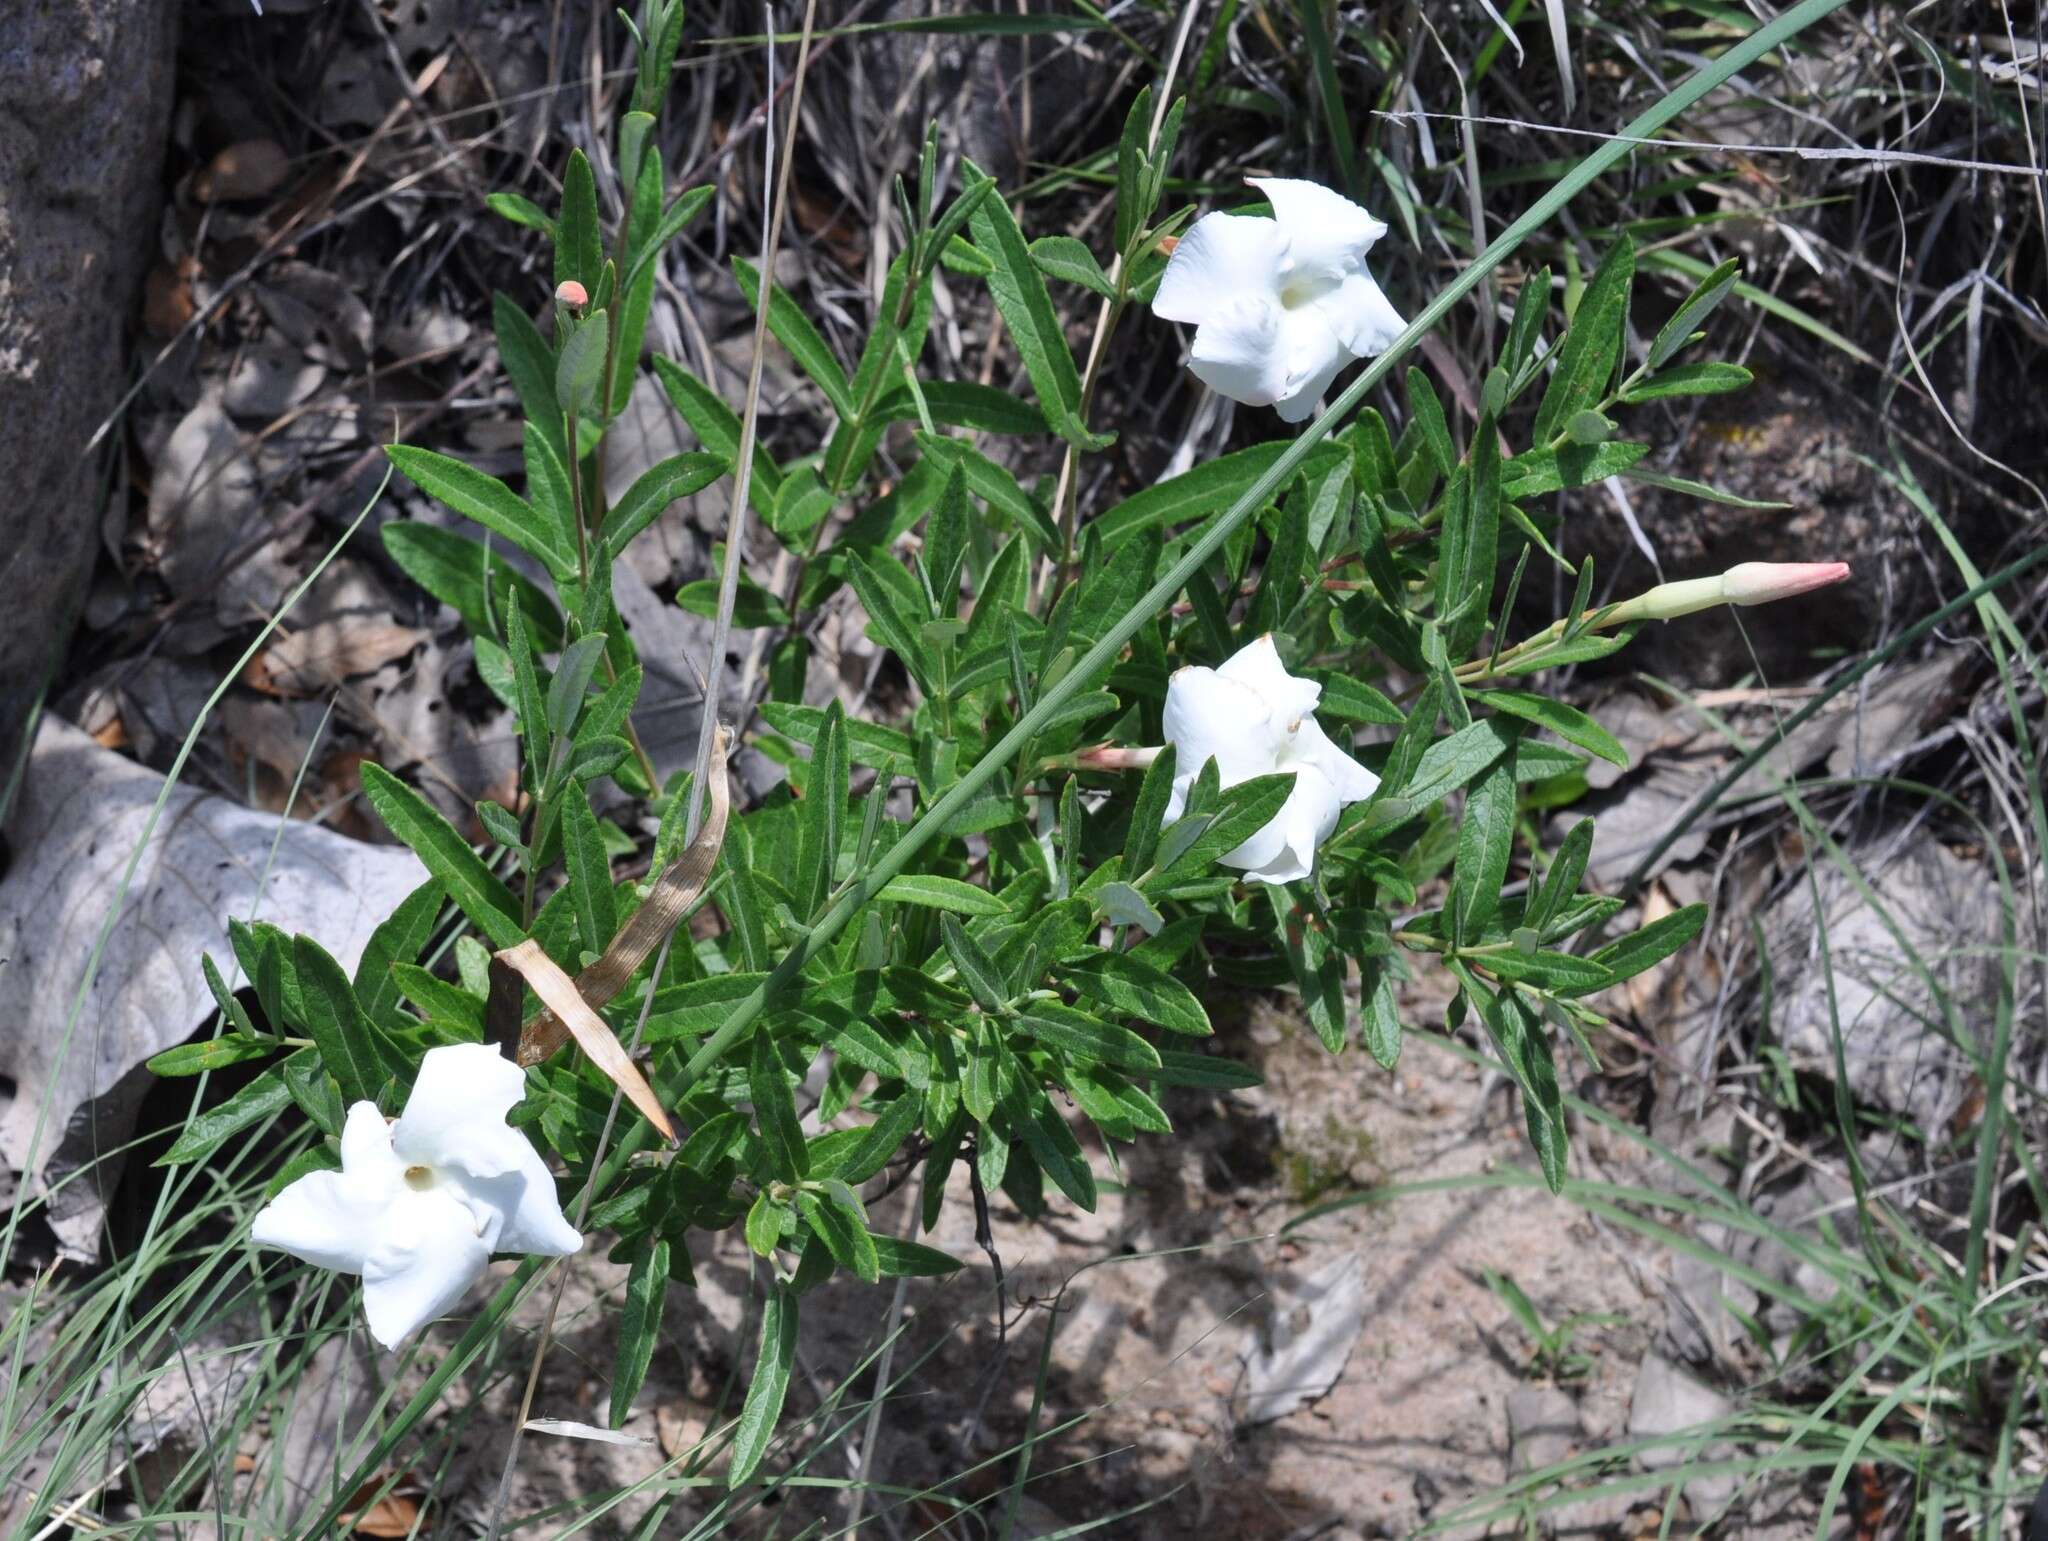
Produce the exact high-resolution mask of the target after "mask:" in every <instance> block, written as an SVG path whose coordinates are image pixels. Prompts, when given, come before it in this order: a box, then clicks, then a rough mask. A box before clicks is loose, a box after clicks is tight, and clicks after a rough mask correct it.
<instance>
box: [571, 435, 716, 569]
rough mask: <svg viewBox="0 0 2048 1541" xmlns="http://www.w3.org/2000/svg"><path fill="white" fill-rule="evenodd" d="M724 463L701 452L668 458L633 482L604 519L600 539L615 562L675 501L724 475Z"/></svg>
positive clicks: (711, 455)
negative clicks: (634, 539)
mask: <svg viewBox="0 0 2048 1541" xmlns="http://www.w3.org/2000/svg"><path fill="white" fill-rule="evenodd" d="M727 464H728V462H727V461H725V460H723V459H721V458H720V457H719V456H717V455H714V454H710V453H707V452H705V451H702V450H697V451H693V452H691V453H689V454H685V455H671V456H669V457H668V459H666V460H664V461H662V462H660V464H658V465H653V466H649V467H648V468H647V469H646V470H645V471H643V472H641V473H640V475H639V476H638V477H636V478H635V479H634V482H633V485H632V486H630V487H628V488H627V489H626V491H625V495H624V496H622V497H621V498H620V499H619V501H618V502H616V503H614V504H613V505H612V507H611V510H610V512H608V513H607V514H606V515H605V516H604V528H603V530H602V531H601V532H600V538H601V539H602V540H603V541H604V547H605V551H606V552H607V553H608V554H609V555H610V556H611V558H612V560H614V561H617V560H618V558H619V557H620V556H621V555H622V554H623V553H624V552H625V549H626V547H627V545H628V544H629V543H630V542H631V541H632V539H633V537H634V536H635V535H638V534H639V533H640V532H641V531H642V530H644V529H646V528H647V526H649V525H650V524H652V523H654V521H655V520H657V519H659V518H660V517H661V516H662V514H663V513H664V512H665V511H666V510H667V508H668V506H669V505H670V504H671V503H673V502H675V501H676V499H678V498H687V497H688V496H690V494H691V493H693V492H702V491H703V490H704V489H705V488H706V487H708V486H710V485H711V484H712V483H713V482H715V481H717V480H718V478H719V477H721V476H723V475H725V472H726V467H727Z"/></svg>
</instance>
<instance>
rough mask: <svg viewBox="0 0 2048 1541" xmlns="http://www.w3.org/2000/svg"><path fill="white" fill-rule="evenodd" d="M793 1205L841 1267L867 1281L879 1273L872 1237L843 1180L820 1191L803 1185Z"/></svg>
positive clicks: (871, 1281)
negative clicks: (803, 1187)
mask: <svg viewBox="0 0 2048 1541" xmlns="http://www.w3.org/2000/svg"><path fill="white" fill-rule="evenodd" d="M796 1205H797V1209H798V1210H799V1212H801V1213H802V1215H803V1217H804V1224H806V1225H808V1226H809V1227H810V1228H811V1231H812V1233H813V1234H814V1235H816V1236H817V1237H818V1238H819V1240H821V1241H823V1242H824V1243H825V1247H826V1249H827V1250H828V1251H829V1252H831V1254H832V1260H833V1261H834V1262H835V1263H837V1264H838V1265H839V1266H840V1267H841V1268H844V1269H845V1270H846V1271H847V1272H848V1273H852V1274H858V1275H859V1276H860V1277H861V1278H863V1279H865V1280H867V1281H868V1282H869V1283H870V1284H872V1283H874V1281H875V1280H877V1279H879V1278H880V1277H881V1276H882V1270H881V1265H880V1263H879V1262H877V1260H876V1257H875V1242H874V1238H873V1237H872V1236H870V1235H868V1228H867V1224H866V1222H865V1217H864V1216H863V1215H862V1214H861V1210H860V1206H859V1204H858V1203H855V1202H852V1195H851V1194H850V1193H849V1192H848V1190H847V1188H846V1185H845V1184H844V1183H836V1184H832V1185H829V1186H827V1187H826V1188H825V1189H824V1190H823V1191H822V1192H819V1191H814V1190H811V1189H808V1188H807V1189H805V1190H804V1191H803V1192H802V1193H799V1194H798V1195H797V1199H796Z"/></svg>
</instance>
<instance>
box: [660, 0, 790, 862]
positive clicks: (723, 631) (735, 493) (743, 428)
mask: <svg viewBox="0 0 2048 1541" xmlns="http://www.w3.org/2000/svg"><path fill="white" fill-rule="evenodd" d="M817 13H818V0H804V27H803V35H802V39H801V41H799V43H798V44H797V55H796V74H795V75H794V77H792V79H791V82H790V94H789V117H788V121H787V122H786V123H785V124H784V125H783V130H782V162H781V164H780V165H779V166H773V165H771V166H769V167H767V168H764V170H765V171H766V173H767V175H769V176H771V177H773V179H774V182H775V197H774V202H773V206H772V208H771V210H770V213H769V217H768V232H767V236H766V238H765V239H764V240H763V242H762V244H761V283H760V289H759V293H758V294H757V295H756V297H755V305H754V357H753V360H752V361H751V362H750V363H749V364H748V366H747V400H746V411H745V413H744V414H743V415H742V416H741V418H740V442H739V448H738V450H737V451H736V452H735V459H734V464H733V485H732V508H731V511H730V512H729V513H728V514H727V515H726V521H725V566H724V568H723V569H722V570H721V571H720V573H719V575H718V619H717V621H716V622H715V623H714V625H713V629H712V633H711V656H710V658H709V659H708V660H707V661H706V667H705V680H704V716H703V718H702V720H701V722H700V723H699V725H698V729H697V764H698V766H699V767H702V766H704V765H705V764H707V763H708V762H709V759H710V754H711V736H712V734H713V733H715V732H716V731H717V728H718V697H719V693H720V686H722V685H723V684H724V683H725V646H726V639H727V638H728V637H729V636H730V635H731V633H732V611H733V604H734V602H735V601H736V600H737V598H738V597H739V588H740V567H741V565H742V563H743V562H744V561H745V552H746V545H745V540H746V533H747V500H748V498H749V497H750V496H751V494H752V491H753V480H754V441H755V437H756V435H757V434H758V432H759V430H760V419H761V366H762V364H763V363H764V361H765V359H766V356H767V348H768V300H769V296H770V295H771V294H772V293H773V292H774V289H775V257H776V252H777V249H778V248H779V247H780V246H781V244H782V223H783V218H784V216H785V215H786V213H787V212H788V206H789V168H790V162H791V159H792V157H793V156H794V154H795V151H796V129H797V122H798V119H799V116H800V115H801V113H802V110H803V100H804V72H805V69H806V68H807V67H808V66H809V64H810V58H811V27H812V24H813V22H814V21H815V20H816V19H817ZM768 33H769V43H768V57H769V59H770V61H771V65H772V61H773V59H774V57H775V45H774V41H773V39H774V33H775V27H774V14H773V11H772V10H771V11H770V13H769V26H768ZM773 100H774V88H773V86H772V85H771V87H770V89H769V101H770V103H772V102H773ZM774 144H775V139H774V135H773V134H772V133H771V134H769V135H768V136H767V145H768V149H769V151H770V152H771V153H770V158H771V160H772V158H773V156H772V152H773V150H774ZM703 806H704V778H703V776H702V775H698V776H696V777H695V778H693V779H692V781H691V784H690V808H689V817H688V818H687V819H686V820H685V821H684V826H683V827H684V828H685V829H686V830H688V831H689V832H690V833H692V834H694V833H695V832H696V828H697V819H698V817H699V814H700V812H701V810H702V809H703Z"/></svg>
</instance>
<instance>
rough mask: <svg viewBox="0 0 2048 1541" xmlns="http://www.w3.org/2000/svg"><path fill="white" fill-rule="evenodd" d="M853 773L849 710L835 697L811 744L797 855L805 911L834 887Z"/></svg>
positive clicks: (815, 906) (808, 912) (814, 910)
mask: <svg viewBox="0 0 2048 1541" xmlns="http://www.w3.org/2000/svg"><path fill="white" fill-rule="evenodd" d="M849 774H850V766H849V765H848V763H847V752H846V714H845V713H844V712H843V711H842V710H841V709H840V706H839V702H838V700H837V699H834V701H833V702H832V704H831V705H830V706H828V707H827V708H826V709H825V719H824V721H823V723H821V724H820V725H819V728H818V737H817V740H816V742H815V743H814V744H813V745H812V748H811V766H810V774H809V776H808V777H807V778H806V779H805V781H804V805H803V844H802V850H801V853H800V855H799V858H798V868H799V873H800V875H801V876H802V878H803V879H804V887H803V888H802V889H799V891H798V892H799V897H801V898H802V899H803V900H804V913H805V914H806V915H813V914H816V913H817V909H818V906H819V905H820V904H822V903H823V902H824V899H825V896H826V894H828V893H830V892H831V891H832V883H833V877H834V872H835V869H836V867H837V866H838V862H839V848H840V846H841V845H842V844H844V842H845V832H846V805H847V792H848V785H847V784H848V777H849Z"/></svg>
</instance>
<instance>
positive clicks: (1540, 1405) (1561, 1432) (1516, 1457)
mask: <svg viewBox="0 0 2048 1541" xmlns="http://www.w3.org/2000/svg"><path fill="white" fill-rule="evenodd" d="M1507 1414H1508V1469H1509V1470H1510V1471H1512V1472H1513V1473H1514V1474H1515V1475H1517V1476H1520V1475H1522V1474H1523V1473H1524V1472H1532V1471H1541V1470H1542V1469H1543V1468H1545V1467H1547V1466H1555V1465H1557V1464H1558V1463H1559V1462H1560V1461H1563V1460H1565V1459H1567V1458H1569V1457H1570V1456H1571V1455H1573V1454H1574V1453H1575V1452H1576V1447H1577V1446H1578V1444H1579V1443H1580V1441H1581V1440H1583V1439H1584V1438H1585V1429H1584V1427H1583V1426H1582V1425H1581V1424H1580V1422H1579V1404H1578V1403H1577V1401H1575V1400H1574V1399H1573V1397H1572V1395H1571V1393H1570V1392H1568V1391H1560V1390H1558V1389H1557V1388H1556V1387H1555V1386H1518V1387H1516V1388H1515V1390H1513V1391H1510V1392H1509V1393H1508V1399H1507Z"/></svg>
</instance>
